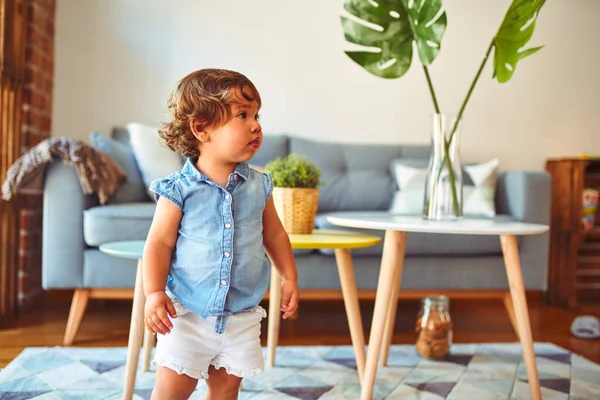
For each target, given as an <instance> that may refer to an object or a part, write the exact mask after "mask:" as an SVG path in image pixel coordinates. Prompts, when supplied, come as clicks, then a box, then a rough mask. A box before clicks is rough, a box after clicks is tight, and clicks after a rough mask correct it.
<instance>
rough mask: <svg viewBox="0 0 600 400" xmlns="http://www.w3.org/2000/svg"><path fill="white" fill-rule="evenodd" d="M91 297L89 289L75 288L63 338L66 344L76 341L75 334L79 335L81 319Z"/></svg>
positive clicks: (69, 344)
mask: <svg viewBox="0 0 600 400" xmlns="http://www.w3.org/2000/svg"><path fill="white" fill-rule="evenodd" d="M89 297H90V291H89V289H75V293H73V300H72V301H71V311H70V312H69V319H68V320H67V329H66V330H65V338H64V340H63V345H64V346H71V345H72V344H73V342H74V341H75V336H77V332H79V327H80V326H81V320H82V319H83V314H84V313H85V308H86V307H87V303H88V299H89Z"/></svg>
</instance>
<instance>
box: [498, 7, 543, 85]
mask: <svg viewBox="0 0 600 400" xmlns="http://www.w3.org/2000/svg"><path fill="white" fill-rule="evenodd" d="M545 2H546V0H513V2H512V4H511V5H510V8H509V9H508V11H507V12H506V16H505V17H504V21H502V25H501V26H500V29H499V30H498V33H496V36H495V37H494V76H493V77H494V78H496V79H498V82H500V83H504V82H506V81H508V80H509V79H510V78H511V77H512V75H513V73H514V72H515V68H516V67H517V63H518V62H519V61H521V60H522V59H524V58H525V57H527V56H530V55H532V54H533V53H535V52H536V51H538V50H539V49H541V48H542V47H543V46H540V47H533V48H530V49H527V50H523V51H521V48H523V46H525V44H527V42H528V41H529V39H531V36H532V35H533V31H534V30H535V23H536V20H537V17H538V13H539V11H540V9H541V8H542V6H543V5H544V3H545Z"/></svg>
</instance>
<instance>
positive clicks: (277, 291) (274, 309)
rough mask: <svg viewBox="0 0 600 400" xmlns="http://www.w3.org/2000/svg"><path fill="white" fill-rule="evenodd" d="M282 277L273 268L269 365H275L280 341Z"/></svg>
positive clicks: (268, 345)
mask: <svg viewBox="0 0 600 400" xmlns="http://www.w3.org/2000/svg"><path fill="white" fill-rule="evenodd" d="M280 308H281V278H280V277H279V274H278V273H277V270H276V269H275V267H272V268H271V287H270V289H269V315H268V317H269V319H268V321H269V326H268V329H267V332H268V333H267V334H268V336H267V366H268V367H273V366H274V365H275V351H276V349H277V343H278V342H279V323H280V322H281V321H280V319H281V313H280V310H279V309H280Z"/></svg>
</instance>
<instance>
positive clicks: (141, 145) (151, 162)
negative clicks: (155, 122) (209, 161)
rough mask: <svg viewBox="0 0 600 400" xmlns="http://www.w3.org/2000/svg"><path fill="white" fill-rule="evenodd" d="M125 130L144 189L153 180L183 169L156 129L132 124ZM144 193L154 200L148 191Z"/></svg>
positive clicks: (180, 159)
mask: <svg viewBox="0 0 600 400" xmlns="http://www.w3.org/2000/svg"><path fill="white" fill-rule="evenodd" d="M127 130H128V131H129V140H130V141H131V147H132V149H133V154H134V155H135V159H136V161H137V164H138V166H139V168H140V172H141V173H142V179H143V180H144V184H145V185H146V188H148V187H149V186H150V183H151V182H152V181H153V180H155V179H158V178H164V177H166V176H168V175H169V174H171V173H173V172H175V171H179V170H180V169H181V168H183V165H184V162H183V161H182V157H181V155H180V154H178V153H176V152H174V151H172V150H171V149H169V148H168V147H167V145H166V144H165V143H164V141H163V140H162V139H161V138H160V136H159V135H158V128H157V127H152V126H148V125H144V124H140V123H137V122H132V123H130V124H127ZM157 161H159V162H157ZM146 191H147V193H148V196H150V198H151V199H154V193H152V192H151V191H150V190H149V189H147V190H146Z"/></svg>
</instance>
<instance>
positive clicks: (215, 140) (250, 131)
mask: <svg viewBox="0 0 600 400" xmlns="http://www.w3.org/2000/svg"><path fill="white" fill-rule="evenodd" d="M230 109H231V118H230V119H229V121H227V123H225V125H223V126H221V127H218V128H208V129H207V131H208V134H209V137H210V140H209V142H208V143H205V145H208V146H205V148H204V149H202V150H201V154H202V152H203V151H206V150H208V151H207V153H210V154H211V156H216V157H219V158H221V159H222V161H224V162H235V163H238V162H243V161H248V160H250V159H251V158H252V157H253V156H254V154H256V152H257V151H258V149H259V148H260V146H261V144H262V139H263V133H262V127H261V126H260V123H259V122H258V103H257V102H256V100H252V101H248V100H246V99H245V98H244V97H243V96H242V95H241V92H240V90H239V89H235V91H234V94H233V99H232V102H231V104H230ZM203 147H204V146H203ZM209 148H210V149H209Z"/></svg>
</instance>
